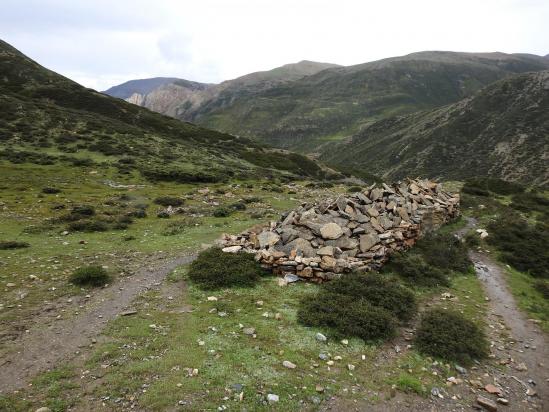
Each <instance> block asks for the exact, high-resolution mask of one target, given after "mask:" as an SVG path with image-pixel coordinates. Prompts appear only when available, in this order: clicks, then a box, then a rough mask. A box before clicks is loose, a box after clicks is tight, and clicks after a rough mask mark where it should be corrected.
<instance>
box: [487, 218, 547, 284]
mask: <svg viewBox="0 0 549 412" xmlns="http://www.w3.org/2000/svg"><path fill="white" fill-rule="evenodd" d="M488 233H489V234H490V235H489V236H488V237H487V238H486V240H487V241H488V243H490V244H491V245H493V246H495V247H496V248H497V249H498V250H499V251H500V252H501V254H500V256H501V259H502V260H503V261H504V262H505V263H508V264H509V265H511V266H513V267H514V268H515V269H517V270H520V271H522V272H528V273H530V274H531V275H532V276H534V277H538V278H545V279H548V278H549V248H547V245H548V244H549V230H548V228H547V226H546V225H542V224H538V225H537V226H533V225H530V224H528V222H527V221H525V220H522V219H518V220H517V219H508V218H505V217H503V218H501V219H499V220H498V221H496V222H493V223H491V224H490V225H488Z"/></svg>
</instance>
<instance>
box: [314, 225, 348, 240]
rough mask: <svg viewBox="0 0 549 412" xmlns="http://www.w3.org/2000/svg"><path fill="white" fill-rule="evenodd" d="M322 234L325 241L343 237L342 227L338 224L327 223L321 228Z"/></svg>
mask: <svg viewBox="0 0 549 412" xmlns="http://www.w3.org/2000/svg"><path fill="white" fill-rule="evenodd" d="M320 234H321V235H322V237H323V238H324V239H337V238H339V237H340V236H341V235H343V230H342V229H341V226H339V225H338V224H337V223H333V222H332V223H327V224H325V225H323V226H322V227H321V228H320Z"/></svg>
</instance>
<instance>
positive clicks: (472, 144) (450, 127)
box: [321, 71, 549, 187]
mask: <svg viewBox="0 0 549 412" xmlns="http://www.w3.org/2000/svg"><path fill="white" fill-rule="evenodd" d="M321 159H322V160H324V161H326V162H329V163H333V164H339V165H345V167H348V168H350V169H354V170H361V169H362V170H363V169H367V170H368V171H369V172H370V173H374V174H378V175H380V176H383V177H385V178H393V179H394V178H401V177H404V176H407V175H421V176H428V177H435V178H445V179H465V178H469V177H478V176H491V177H499V178H503V179H506V180H511V181H518V182H522V183H526V184H529V185H530V184H534V185H539V186H543V187H547V186H548V185H549V168H548V161H549V71H541V72H534V73H525V74H520V75H515V76H513V77H509V78H506V79H503V80H501V81H498V82H496V83H494V84H492V85H489V86H487V87H485V88H483V89H482V90H480V91H479V92H477V93H476V94H474V95H473V96H471V97H468V98H465V99H463V100H460V101H459V102H457V103H454V104H450V105H447V106H444V107H441V108H437V109H433V110H427V111H422V112H418V113H413V114H409V115H405V116H393V117H389V118H387V119H383V120H379V121H377V122H374V123H371V124H369V125H367V126H366V127H364V128H363V129H362V130H361V131H360V132H359V133H357V134H356V135H354V136H353V137H352V138H349V139H347V140H345V141H343V142H340V143H336V144H334V145H332V146H331V147H329V148H326V150H325V151H324V153H323V155H322V156H321Z"/></svg>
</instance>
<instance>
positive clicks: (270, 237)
mask: <svg viewBox="0 0 549 412" xmlns="http://www.w3.org/2000/svg"><path fill="white" fill-rule="evenodd" d="M257 239H258V240H259V247H260V248H266V247H268V246H273V245H274V244H276V243H277V242H278V241H279V240H280V236H278V235H277V234H276V233H274V232H267V231H265V232H261V233H260V234H259V236H258V237H257Z"/></svg>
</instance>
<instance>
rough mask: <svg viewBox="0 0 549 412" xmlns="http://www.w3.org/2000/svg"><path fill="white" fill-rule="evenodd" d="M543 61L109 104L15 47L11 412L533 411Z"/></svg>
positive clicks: (3, 131)
mask: <svg viewBox="0 0 549 412" xmlns="http://www.w3.org/2000/svg"><path fill="white" fill-rule="evenodd" d="M548 109H549V60H548V58H547V56H538V55H533V54H525V53H512V54H511V53H510V54H506V53H499V52H498V53H459V52H443V51H429V52H418V53H412V54H408V55H404V56H400V57H394V58H388V59H383V60H378V61H373V62H369V63H365V64H359V65H351V66H340V65H336V64H331V63H318V62H314V61H310V60H302V61H300V62H298V63H294V64H287V65H283V66H280V67H278V68H275V69H273V70H270V71H262V72H254V73H251V74H248V75H245V76H241V77H238V78H235V79H233V80H228V81H224V82H221V83H203V82H195V81H192V80H185V79H181V78H179V77H154V78H152V77H151V78H144V79H140V80H129V81H127V82H125V83H123V84H121V85H119V86H114V87H111V88H110V89H108V90H106V91H105V92H103V93H100V92H97V91H96V90H93V89H90V88H86V87H84V86H81V85H80V84H78V83H76V82H74V81H72V80H70V79H68V78H66V77H64V76H62V75H60V74H58V73H56V72H54V71H51V70H49V69H47V68H45V67H43V66H41V65H40V64H39V63H38V62H35V61H34V60H32V59H31V58H30V57H27V56H26V55H25V54H23V53H22V52H20V51H19V50H17V49H16V48H14V47H12V46H11V45H10V44H8V43H6V42H4V41H2V40H0V177H1V179H0V324H1V325H2V327H1V330H0V411H6V412H8V411H9V412H19V411H21V412H23V411H35V412H65V411H67V412H68V411H82V412H86V411H132V410H137V411H187V410H188V411H224V410H246V411H263V410H273V411H296V410H299V411H351V410H352V411H403V410H407V411H408V410H409V411H425V410H431V411H470V410H487V411H532V410H539V411H542V410H544V409H545V408H547V405H548V402H549V401H548V396H549V391H548V386H547V385H548V382H549V375H547V368H546V365H545V363H546V359H547V357H548V353H547V343H548V338H547V333H548V332H549V301H548V296H549V293H548V291H549V281H548V277H549V273H548V270H549V254H548V248H547V245H548V244H549V237H548V234H549V230H548V229H549V191H548V184H549V168H548V162H547V159H548V157H549V152H548V150H549V146H548V144H549V143H548V136H549V117H548V116H549V115H548V113H549V111H548Z"/></svg>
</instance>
